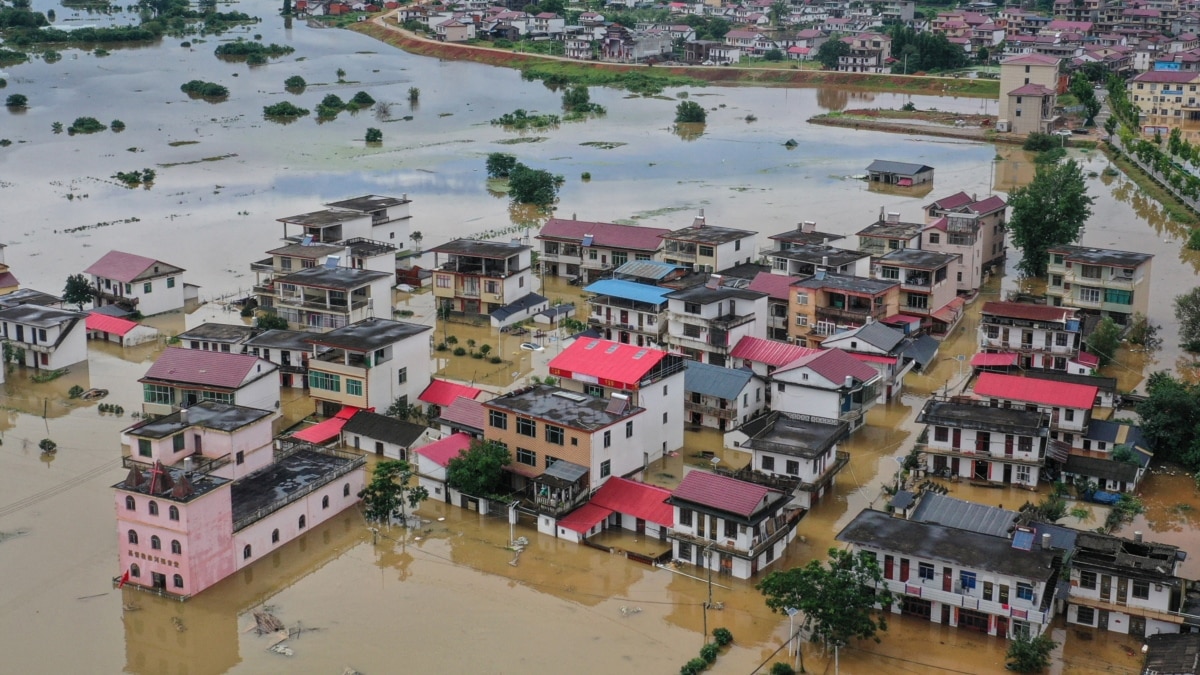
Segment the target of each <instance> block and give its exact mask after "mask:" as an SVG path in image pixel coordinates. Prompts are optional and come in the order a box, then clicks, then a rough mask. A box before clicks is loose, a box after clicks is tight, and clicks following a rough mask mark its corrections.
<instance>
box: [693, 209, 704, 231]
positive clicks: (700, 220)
mask: <svg viewBox="0 0 1200 675" xmlns="http://www.w3.org/2000/svg"><path fill="white" fill-rule="evenodd" d="M704 225H705V222H704V209H700V213H699V214H697V215H696V217H695V219H693V220H692V227H695V228H701V227H704Z"/></svg>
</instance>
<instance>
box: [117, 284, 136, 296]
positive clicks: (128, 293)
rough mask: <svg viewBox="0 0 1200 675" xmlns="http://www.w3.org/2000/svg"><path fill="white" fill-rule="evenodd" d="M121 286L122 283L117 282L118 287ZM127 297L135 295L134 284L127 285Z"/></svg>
mask: <svg viewBox="0 0 1200 675" xmlns="http://www.w3.org/2000/svg"><path fill="white" fill-rule="evenodd" d="M120 285H121V283H120V282H117V286H120ZM125 295H133V284H125Z"/></svg>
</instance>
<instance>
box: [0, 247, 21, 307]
mask: <svg viewBox="0 0 1200 675" xmlns="http://www.w3.org/2000/svg"><path fill="white" fill-rule="evenodd" d="M6 248H8V244H0V295H8V294H9V293H12V292H13V291H15V290H17V289H18V288H20V287H21V282H20V281H18V280H17V275H15V274H13V273H12V271H11V270H10V269H9V267H8V263H6V262H5V261H4V249H6Z"/></svg>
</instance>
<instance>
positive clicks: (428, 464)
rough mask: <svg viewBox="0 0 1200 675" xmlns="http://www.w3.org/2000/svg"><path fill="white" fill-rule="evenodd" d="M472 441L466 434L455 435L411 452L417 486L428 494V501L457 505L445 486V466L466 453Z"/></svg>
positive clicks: (456, 500) (456, 501)
mask: <svg viewBox="0 0 1200 675" xmlns="http://www.w3.org/2000/svg"><path fill="white" fill-rule="evenodd" d="M472 440H473V439H472V438H471V437H470V436H468V435H466V434H463V433H455V434H450V435H449V436H446V437H445V438H443V439H441V440H438V441H434V442H432V443H429V444H427V445H422V446H421V447H419V448H417V449H416V450H414V451H413V454H414V455H415V456H416V457H415V459H416V467H417V468H416V472H417V484H418V485H420V486H421V487H423V488H425V489H426V490H427V491H428V492H429V498H430V499H441V500H442V501H444V502H446V503H447V504H457V503H458V499H457V498H455V499H452V498H451V495H450V489H449V487H448V486H447V485H446V465H447V464H449V463H450V460H452V459H454V458H455V457H458V456H459V455H460V454H462V453H464V452H466V451H467V448H469V447H471V441H472Z"/></svg>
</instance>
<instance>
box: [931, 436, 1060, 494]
mask: <svg viewBox="0 0 1200 675" xmlns="http://www.w3.org/2000/svg"><path fill="white" fill-rule="evenodd" d="M1045 443H1046V439H1045V438H1044V437H1041V436H1038V435H1037V429H1031V430H1030V433H1029V434H1023V435H1021V434H1002V433H997V432H988V431H980V430H976V429H959V428H951V427H945V426H935V427H932V428H931V429H930V432H929V446H928V447H929V449H930V450H931V451H935V452H941V453H944V454H946V455H950V456H952V458H953V462H952V466H957V467H958V470H957V471H951V473H952V475H955V476H958V477H960V478H967V479H977V480H986V481H990V482H996V483H1012V484H1014V485H1024V486H1026V487H1032V488H1036V487H1037V485H1038V476H1039V475H1040V472H1041V465H1042V464H1044V463H1045ZM934 459H935V456H934V455H928V454H927V455H926V461H927V470H928V471H930V472H934V471H935V470H936V467H935V462H934ZM947 461H948V462H949V461H950V460H947ZM980 465H986V468H985V467H982V466H980ZM1007 467H1011V469H1009V468H1007Z"/></svg>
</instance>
